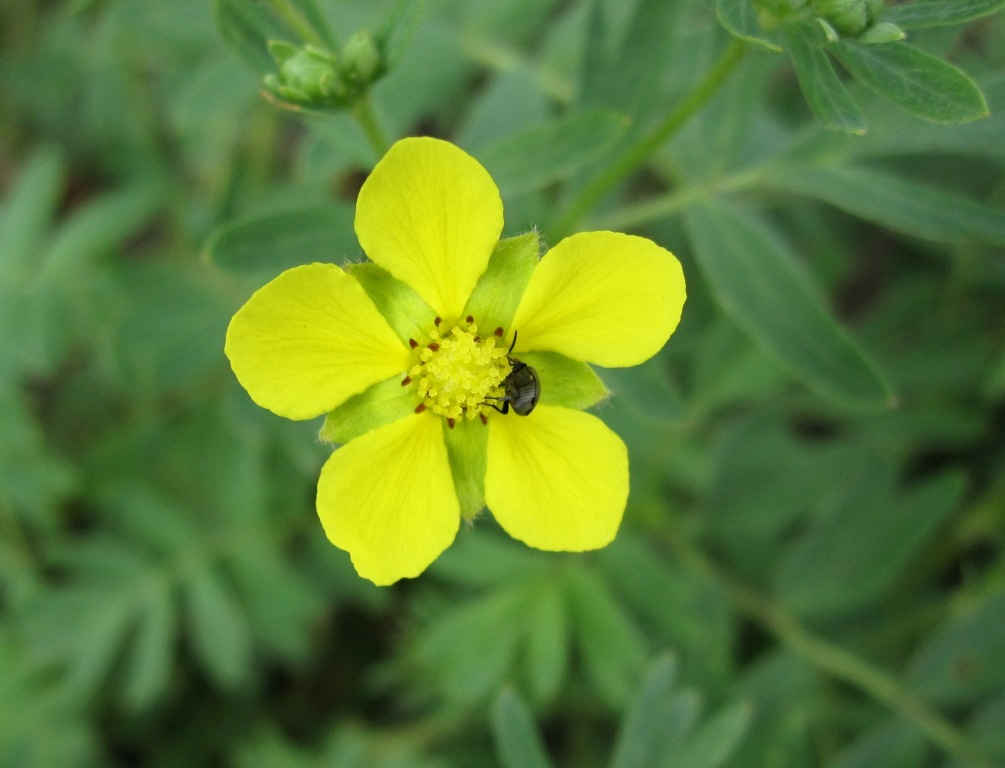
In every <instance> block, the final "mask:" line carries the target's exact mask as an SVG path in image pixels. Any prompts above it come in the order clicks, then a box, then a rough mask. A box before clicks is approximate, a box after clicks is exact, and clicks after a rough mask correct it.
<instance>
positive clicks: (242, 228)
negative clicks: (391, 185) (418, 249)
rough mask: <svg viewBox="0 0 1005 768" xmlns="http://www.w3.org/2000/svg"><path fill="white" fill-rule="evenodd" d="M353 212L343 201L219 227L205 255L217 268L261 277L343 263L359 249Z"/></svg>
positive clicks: (253, 218)
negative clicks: (313, 265) (319, 264)
mask: <svg viewBox="0 0 1005 768" xmlns="http://www.w3.org/2000/svg"><path fill="white" fill-rule="evenodd" d="M353 216H354V214H353V209H352V208H351V207H350V206H346V205H321V206H314V207H310V208H299V209H296V210H292V211H283V212H280V213H272V214H266V215H263V216H252V217H250V218H247V219H243V220H241V221H237V222H234V223H233V224H229V225H227V226H225V227H223V228H222V229H220V230H219V231H218V232H217V233H216V234H215V235H213V237H212V239H211V240H210V241H209V243H208V245H207V246H206V251H205V256H206V258H207V259H208V260H209V261H210V262H211V263H213V264H215V265H216V266H218V267H220V268H221V269H225V270H228V271H233V272H256V273H261V274H263V275H277V274H279V273H280V272H282V271H283V270H284V269H289V268H290V267H296V266H299V265H301V264H310V263H312V262H315V261H320V262H326V263H336V264H337V263H342V262H343V261H344V260H345V259H346V258H349V257H353V256H355V255H356V254H358V253H359V245H358V244H357V242H356V234H355V231H354V230H353Z"/></svg>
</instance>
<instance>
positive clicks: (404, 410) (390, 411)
mask: <svg viewBox="0 0 1005 768" xmlns="http://www.w3.org/2000/svg"><path fill="white" fill-rule="evenodd" d="M404 376H405V372H404V371H402V372H401V375H400V376H394V377H392V378H390V379H387V380H386V381H381V382H379V383H377V384H374V385H373V386H371V387H370V388H369V389H367V390H366V391H364V392H360V393H359V394H358V395H353V396H352V397H350V398H349V399H348V400H346V401H345V402H344V403H342V405H340V406H339V407H338V408H336V409H335V410H334V411H331V412H330V413H329V414H328V415H327V416H325V421H324V424H323V425H322V426H321V433H320V435H319V437H320V438H321V439H322V440H323V441H324V442H326V443H339V444H343V445H344V444H345V443H348V442H349V441H350V440H352V439H353V438H356V437H359V436H360V435H363V434H366V433H367V432H369V431H370V430H373V429H376V428H377V427H382V426H384V425H385V424H390V423H391V422H392V421H397V420H398V419H400V418H403V417H405V416H408V415H409V414H410V413H413V412H414V411H415V407H416V406H417V405H418V404H419V398H418V395H417V394H416V392H415V389H414V388H412V387H408V386H405V387H403V386H401V381H402V379H403V378H404Z"/></svg>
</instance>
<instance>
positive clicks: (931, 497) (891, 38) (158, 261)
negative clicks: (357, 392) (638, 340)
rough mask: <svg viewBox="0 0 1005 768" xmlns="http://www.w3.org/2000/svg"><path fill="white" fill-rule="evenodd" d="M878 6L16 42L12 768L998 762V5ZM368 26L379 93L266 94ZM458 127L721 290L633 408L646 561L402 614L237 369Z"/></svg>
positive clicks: (2, 91)
mask: <svg viewBox="0 0 1005 768" xmlns="http://www.w3.org/2000/svg"><path fill="white" fill-rule="evenodd" d="M837 5H840V4H837ZM852 5H854V3H850V4H845V6H847V8H850V7H851V6H852ZM868 6H869V7H865V6H862V8H857V6H856V8H851V11H853V12H854V14H858V15H853V17H846V16H840V17H839V16H837V15H836V14H837V11H838V10H841V12H842V13H845V12H846V11H847V8H844V10H842V9H840V8H837V6H836V5H835V4H834V3H825V2H813V3H809V2H806V3H800V2H784V3H783V2H771V1H769V0H742V1H739V2H734V1H732V0H731V1H730V2H726V1H725V0H720V2H717V3H704V2H697V0H694V1H689V2H665V1H664V0H629V1H628V2H623V1H622V0H492V1H491V2H490V1H488V0H485V1H484V2H474V3H466V2H461V1H460V0H428V2H426V3H425V4H422V3H417V2H412V1H411V0H402V1H401V2H391V1H390V0H381V1H380V2H370V1H364V0H254V1H252V0H217V2H215V4H208V3H205V2H203V0H176V2H170V3H163V2H162V3H156V2H153V1H152V0H134V1H132V2H126V1H124V0H105V1H104V2H87V1H86V0H65V1H64V2H48V3H42V2H40V1H39V0H26V1H25V2H17V3H5V4H3V5H0V190H2V194H0V427H2V434H3V440H2V442H0V766H4V767H6V766H18V767H19V768H43V767H45V766H59V767H60V768H64V767H65V766H90V765H94V766H97V765H103V766H105V765H107V766H118V765H122V766H125V765H150V766H175V765H186V766H196V767H198V766H210V765H224V766H234V768H244V767H248V768H254V767H256V766H270V767H273V766H278V767H280V768H281V767H282V766H291V767H294V768H300V767H301V766H303V767H307V766H329V765H339V766H342V765H349V766H352V765H359V766H380V767H382V768H383V767H387V768H391V767H392V766H393V767H394V768H404V767H405V766H410V767H415V768H432V767H434V766H435V767H437V768H439V767H440V766H452V765H493V764H498V765H503V766H507V768H508V767H509V766H542V767H543V766H547V765H554V766H577V768H578V767H579V766H582V767H583V768H591V767H592V766H613V767H614V768H635V767H639V768H641V767H642V766H657V767H658V766H671V765H672V766H674V767H675V768H680V766H704V767H705V768H714V767H715V766H727V765H728V766H737V767H742V766H751V767H755V766H756V767H758V768H759V767H760V766H778V767H779V768H785V767H786V766H792V767H793V768H795V767H796V766H798V767H799V768H804V767H805V766H826V767H827V768H853V767H855V768H857V767H866V766H884V768H887V767H888V766H894V767H895V766H901V765H902V766H911V767H912V768H914V767H915V766H985V767H987V766H999V765H1005V742H1003V739H1002V728H1001V723H1002V722H1003V720H1005V622H1003V621H1002V616H1003V615H1005V559H1003V554H1002V553H1003V543H1005V513H1003V510H1005V481H1003V479H1002V478H1003V477H1005V440H1003V434H1002V414H1003V404H1005V353H1003V348H1005V344H1003V341H1005V316H1003V314H1002V312H1001V307H1002V305H1003V301H1005V266H1003V264H1005V262H1003V261H1002V256H1003V253H1005V184H1003V179H1005V176H1003V171H1005V43H1003V41H1005V16H1003V14H1001V13H998V11H999V10H1000V9H1001V7H1002V2H1000V1H998V0H945V1H944V2H935V1H934V0H913V1H912V2H908V3H903V4H890V5H888V6H887V7H885V8H878V7H877V6H876V4H875V3H870V4H868ZM863 14H864V15H863ZM849 19H850V20H849ZM362 32H367V33H368V34H369V36H370V37H369V38H367V39H369V40H370V41H371V42H373V45H374V48H375V50H376V52H377V54H378V55H379V57H380V62H379V67H377V68H376V69H372V70H368V72H369V75H368V77H367V78H362V79H357V80H355V81H353V82H354V85H353V88H354V89H355V90H353V91H352V98H351V99H347V100H345V101H344V102H339V103H337V104H334V103H332V104H328V105H326V106H325V108H324V109H315V108H313V107H304V106H303V105H302V104H294V103H291V102H289V101H287V100H284V98H280V97H277V96H276V95H275V93H269V92H268V88H267V87H266V86H265V85H263V81H264V78H265V77H266V76H268V75H277V76H278V75H279V74H281V73H280V72H279V69H278V68H277V63H276V60H275V59H274V58H273V57H272V56H271V55H270V53H269V50H270V49H269V42H270V41H277V40H278V41H281V42H282V43H285V44H286V45H288V46H292V47H293V48H295V49H297V50H300V49H304V50H306V48H305V46H307V45H312V46H315V47H316V48H318V49H323V50H326V51H329V52H331V51H336V52H338V54H337V58H336V61H337V63H338V65H339V66H342V64H343V63H344V59H343V57H344V56H345V45H346V43H347V42H348V41H349V40H350V39H353V37H354V35H357V34H359V33H362ZM901 33H902V34H903V35H904V37H903V39H897V38H899V37H900V35H901ZM356 39H357V40H358V39H359V38H356ZM364 47H365V46H364ZM273 49H275V46H273ZM367 50H369V49H367ZM289 51H290V49H289V48H286V49H282V48H281V52H284V53H289ZM364 53H366V55H370V53H372V51H370V53H367V52H366V51H364ZM332 55H333V56H334V55H335V54H332ZM353 55H363V54H360V53H356V54H353ZM354 61H355V60H354ZM835 63H836V65H837V66H835ZM357 64H358V62H357ZM354 66H356V64H354ZM359 66H362V65H361V64H360V65H359ZM353 71H356V72H359V71H360V70H358V69H357V70H353ZM378 73H379V74H378ZM294 74H296V73H294ZM343 74H344V73H343ZM346 76H349V75H346ZM263 91H265V92H266V93H267V94H269V96H271V98H269V97H268V96H266V97H263ZM287 93H288V94H289V93H291V92H287ZM293 95H296V94H293ZM291 106H292V107H295V108H296V109H289V107H291ZM315 106H316V105H315ZM418 134H431V135H439V136H444V137H447V138H450V139H451V140H452V141H455V142H456V143H458V144H459V145H460V146H462V147H463V148H464V149H466V150H467V151H469V152H471V153H472V154H473V155H475V156H476V157H477V158H479V159H480V160H481V161H482V162H483V163H484V164H485V166H486V168H487V169H488V170H489V171H490V172H491V173H492V175H493V177H494V178H495V179H496V180H497V181H498V183H499V186H500V188H501V191H502V194H503V197H504V202H505V209H506V215H507V223H506V229H505V233H504V234H505V235H506V236H507V237H509V236H516V235H520V234H522V233H526V232H530V231H532V230H536V231H538V232H539V233H540V236H541V238H542V240H544V241H545V242H546V243H547V244H554V243H556V242H557V241H558V239H560V238H561V237H562V236H563V235H564V234H566V233H568V232H570V231H575V230H589V229H614V230H622V231H635V232H638V233H640V234H644V235H645V236H647V237H649V238H652V239H653V240H655V241H656V242H658V243H660V244H661V245H663V246H665V247H667V248H670V249H671V250H673V251H674V253H676V254H677V255H678V256H679V257H680V258H681V260H682V262H683V264H684V268H685V273H686V275H687V277H688V285H689V288H690V291H689V297H688V303H687V305H686V307H685V310H684V318H683V321H682V323H681V326H680V330H679V331H678V332H677V334H676V335H675V336H674V337H673V339H672V340H671V343H670V344H668V346H667V347H666V348H665V349H664V351H663V352H662V353H661V354H660V355H659V356H658V357H657V358H655V359H654V360H652V361H651V362H650V363H648V364H647V365H646V366H644V367H643V368H642V369H640V370H635V371H630V372H627V373H626V372H624V371H619V370H615V369H612V370H609V371H603V370H602V371H600V375H601V378H602V379H603V383H604V385H606V387H607V388H608V389H609V390H611V392H612V393H613V395H614V396H613V397H612V398H610V399H608V400H605V401H604V402H603V403H601V404H600V405H598V406H596V407H595V408H594V412H595V413H596V414H597V415H598V416H599V417H601V418H602V419H603V420H604V421H606V422H607V423H608V424H610V425H611V426H612V427H613V428H615V429H616V431H617V432H618V433H619V434H620V435H622V436H623V437H624V439H625V441H626V443H627V444H628V448H629V454H630V460H631V473H632V485H631V496H630V499H629V506H628V511H627V514H626V519H625V522H624V523H623V525H622V528H621V532H620V534H619V536H618V539H617V540H616V541H615V543H614V544H612V545H611V546H610V547H608V548H607V549H605V550H602V551H599V552H597V553H593V554H589V555H571V554H565V555H563V554H546V553H542V552H537V551H533V550H528V549H526V548H524V547H522V546H521V545H519V544H517V543H513V542H510V541H508V540H507V539H506V537H505V536H502V535H500V532H499V531H498V530H497V529H496V528H495V527H494V525H493V523H492V522H491V520H490V519H486V518H485V517H484V516H483V517H482V518H480V519H479V520H478V521H476V523H475V524H474V526H473V527H472V528H471V529H466V530H464V531H462V535H461V536H460V540H459V542H458V544H457V546H455V548H453V549H452V550H450V551H448V553H447V554H445V555H444V556H443V557H442V558H441V560H439V561H438V562H437V563H436V564H435V565H434V566H433V568H432V569H431V570H430V572H429V573H428V574H426V575H425V576H424V577H422V578H421V579H419V580H417V581H414V582H410V583H406V584H402V585H399V586H396V587H395V588H393V589H390V590H379V589H377V588H374V587H372V586H371V585H369V584H367V583H366V582H363V581H361V580H360V579H359V578H358V577H357V576H356V575H355V573H354V572H353V570H352V568H351V566H350V564H349V563H348V559H347V556H346V555H345V554H344V553H342V552H341V551H339V550H336V549H334V548H332V547H331V546H330V545H329V544H328V543H327V541H326V540H325V539H324V536H323V533H322V531H321V529H320V526H319V523H318V520H317V516H316V513H315V511H314V488H315V485H316V481H317V473H318V470H319V468H320V466H321V465H322V463H323V462H324V460H325V459H326V458H327V456H328V453H329V448H328V447H326V446H324V445H323V444H322V443H321V442H320V441H319V440H318V438H317V430H318V429H320V427H321V424H320V422H319V423H316V424H308V425H306V426H305V425H302V424H300V425H297V424H290V423H287V422H285V421H282V420H280V419H276V418H274V417H272V416H271V415H270V414H268V413H267V412H264V411H260V410H259V409H257V408H256V407H255V406H254V405H253V404H252V403H250V401H249V400H248V399H247V397H246V395H245V394H244V393H243V391H242V390H240V388H239V386H238V385H237V383H236V382H235V381H234V379H233V376H232V374H231V372H230V371H229V369H228V367H227V364H226V361H225V358H224V356H223V334H224V329H225V327H226V323H227V321H228V319H229V317H230V316H231V315H232V314H233V312H234V310H235V309H236V308H237V307H239V306H240V305H241V304H242V303H243V302H244V301H245V300H246V299H247V297H248V295H249V294H250V293H251V291H253V290H254V289H255V288H256V287H257V286H259V285H261V283H262V282H263V279H265V278H268V277H270V276H273V275H275V274H278V273H279V272H280V271H282V270H283V269H285V268H287V267H289V266H291V265H293V264H298V263H304V262H310V261H315V260H325V261H333V262H338V263H349V264H352V263H357V262H358V261H359V260H360V256H361V253H360V249H359V246H358V245H357V243H356V239H355V237H354V234H353V232H352V214H353V204H354V202H355V195H356V192H357V190H358V188H359V184H360V183H361V180H362V179H363V178H365V175H366V174H367V173H368V172H369V170H370V169H371V168H372V167H373V164H374V162H375V161H376V159H377V158H378V157H379V156H380V154H381V153H382V152H383V149H384V148H385V147H386V145H387V144H388V142H389V141H391V140H393V139H395V138H398V137H401V136H405V135H418Z"/></svg>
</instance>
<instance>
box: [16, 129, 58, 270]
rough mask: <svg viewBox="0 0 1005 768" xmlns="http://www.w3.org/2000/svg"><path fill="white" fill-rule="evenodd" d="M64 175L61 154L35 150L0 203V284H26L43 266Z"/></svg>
mask: <svg viewBox="0 0 1005 768" xmlns="http://www.w3.org/2000/svg"><path fill="white" fill-rule="evenodd" d="M64 175H65V169H64V161H63V155H62V153H61V152H60V151H59V150H58V149H56V148H55V147H50V146H43V147H40V148H39V149H36V150H35V152H34V153H33V154H32V155H31V157H30V158H28V160H27V162H26V163H25V166H24V167H23V168H22V169H21V172H20V174H19V175H18V177H17V180H16V181H15V182H14V184H13V186H12V187H11V188H10V190H9V191H8V193H7V196H6V197H5V198H4V200H3V204H2V206H0V284H3V283H8V284H13V285H18V286H23V285H25V284H27V283H28V282H30V280H31V278H32V277H33V276H34V275H35V274H37V273H38V271H39V270H40V268H41V264H42V258H41V246H42V243H43V241H44V240H45V237H46V236H47V235H48V233H49V227H50V223H51V221H52V217H53V214H54V213H55V211H56V206H57V205H58V204H59V196H60V194H61V193H62V191H63V177H64Z"/></svg>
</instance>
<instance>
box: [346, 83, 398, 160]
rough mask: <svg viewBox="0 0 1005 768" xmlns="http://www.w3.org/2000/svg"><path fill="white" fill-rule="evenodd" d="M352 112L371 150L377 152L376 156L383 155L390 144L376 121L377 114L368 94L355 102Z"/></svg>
mask: <svg viewBox="0 0 1005 768" xmlns="http://www.w3.org/2000/svg"><path fill="white" fill-rule="evenodd" d="M353 114H354V115H355V116H356V119H357V120H358V121H359V124H360V127H361V128H362V129H363V133H365V134H366V138H367V140H368V141H369V142H370V146H371V147H373V151H374V152H376V153H377V157H378V158H381V157H383V156H384V154H385V153H386V152H387V149H388V147H389V146H390V145H389V144H388V143H387V137H386V136H385V135H384V131H383V129H382V128H381V127H380V123H379V122H378V121H377V116H376V115H375V114H374V111H373V104H372V102H371V101H370V96H369V95H366V96H363V97H362V98H361V99H360V100H359V101H358V102H356V106H355V108H354V109H353Z"/></svg>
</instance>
